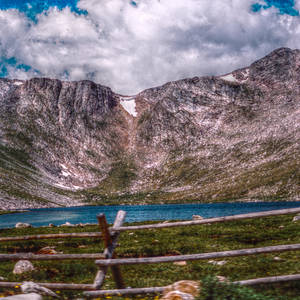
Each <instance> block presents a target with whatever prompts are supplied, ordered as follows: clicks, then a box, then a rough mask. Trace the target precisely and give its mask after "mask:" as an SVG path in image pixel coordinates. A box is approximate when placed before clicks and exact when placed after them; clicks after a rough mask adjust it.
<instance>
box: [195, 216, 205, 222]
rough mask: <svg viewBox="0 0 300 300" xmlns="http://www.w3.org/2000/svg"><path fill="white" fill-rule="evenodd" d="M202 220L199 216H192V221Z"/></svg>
mask: <svg viewBox="0 0 300 300" xmlns="http://www.w3.org/2000/svg"><path fill="white" fill-rule="evenodd" d="M203 219H204V218H203V217H201V216H199V215H193V217H192V220H194V221H196V220H203Z"/></svg>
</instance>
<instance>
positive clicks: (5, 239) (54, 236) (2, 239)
mask: <svg viewBox="0 0 300 300" xmlns="http://www.w3.org/2000/svg"><path fill="white" fill-rule="evenodd" d="M91 237H95V238H99V237H102V234H101V232H73V233H54V234H37V235H23V236H7V237H0V242H13V241H29V240H44V239H49V240H50V239H65V238H91Z"/></svg>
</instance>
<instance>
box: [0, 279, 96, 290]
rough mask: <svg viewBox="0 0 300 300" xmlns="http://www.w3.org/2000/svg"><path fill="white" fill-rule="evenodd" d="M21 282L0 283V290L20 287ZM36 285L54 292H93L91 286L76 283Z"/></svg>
mask: <svg viewBox="0 0 300 300" xmlns="http://www.w3.org/2000/svg"><path fill="white" fill-rule="evenodd" d="M22 284H23V283H22V282H2V281H0V288H1V287H2V288H15V287H16V286H21V285H22ZM37 284H38V285H40V286H43V287H46V288H48V289H54V290H82V291H91V290H94V286H93V285H92V284H77V283H48V282H47V283H40V282H37Z"/></svg>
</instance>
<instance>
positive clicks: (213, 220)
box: [111, 208, 300, 231]
mask: <svg viewBox="0 0 300 300" xmlns="http://www.w3.org/2000/svg"><path fill="white" fill-rule="evenodd" d="M296 213H300V208H289V209H278V210H269V211H264V212H258V213H249V214H241V215H233V216H226V217H218V218H210V219H202V220H195V221H182V222H171V223H158V224H147V225H137V226H120V227H117V228H113V229H111V230H112V231H126V230H141V229H156V228H168V227H178V226H190V225H201V224H208V223H219V222H227V221H235V220H246V219H254V218H261V217H270V216H280V215H288V214H296Z"/></svg>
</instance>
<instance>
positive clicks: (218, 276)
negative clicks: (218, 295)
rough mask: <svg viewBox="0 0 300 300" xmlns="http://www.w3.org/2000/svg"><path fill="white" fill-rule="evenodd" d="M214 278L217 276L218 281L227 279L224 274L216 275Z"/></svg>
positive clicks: (226, 280)
mask: <svg viewBox="0 0 300 300" xmlns="http://www.w3.org/2000/svg"><path fill="white" fill-rule="evenodd" d="M216 278H217V279H218V281H220V282H228V279H227V278H226V277H225V276H220V275H217V276H216Z"/></svg>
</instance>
